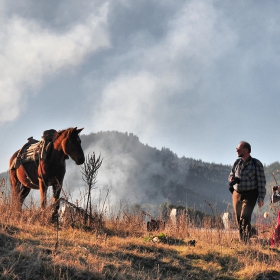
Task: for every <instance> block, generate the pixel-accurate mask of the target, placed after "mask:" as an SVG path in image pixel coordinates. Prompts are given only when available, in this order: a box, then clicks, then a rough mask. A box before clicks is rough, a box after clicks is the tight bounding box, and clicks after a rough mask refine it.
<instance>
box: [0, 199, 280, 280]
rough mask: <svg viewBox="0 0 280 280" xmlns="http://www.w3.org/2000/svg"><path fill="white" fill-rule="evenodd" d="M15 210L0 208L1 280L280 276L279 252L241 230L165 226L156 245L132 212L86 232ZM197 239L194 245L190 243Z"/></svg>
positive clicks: (7, 205)
mask: <svg viewBox="0 0 280 280" xmlns="http://www.w3.org/2000/svg"><path fill="white" fill-rule="evenodd" d="M10 207H12V205H10V204H6V205H2V206H1V207H0V213H1V230H0V271H1V277H0V279H270V278H262V277H261V276H260V275H262V274H264V275H266V277H267V276H269V275H274V277H276V278H271V279H279V278H280V264H279V253H280V251H279V250H277V249H275V250H271V249H269V246H268V245H261V243H259V242H258V243H256V244H251V245H247V246H244V245H242V244H240V243H239V242H237V240H236V232H225V231H223V230H220V229H219V228H217V229H216V230H214V231H213V230H210V229H194V228H192V227H191V226H188V227H187V226H186V225H183V226H182V227H180V228H179V229H178V228H177V229H176V228H175V227H173V226H172V225H170V224H167V226H166V228H165V229H164V230H163V231H162V232H163V233H164V234H165V237H166V236H167V237H168V239H167V240H168V243H162V242H159V243H154V242H153V241H151V237H149V236H148V233H147V232H146V230H145V226H144V224H143V223H142V222H141V220H139V217H137V216H135V215H134V214H133V215H129V214H127V215H126V216H125V217H124V219H116V218H112V217H111V218H110V217H107V218H105V227H104V228H102V229H99V230H98V231H94V230H93V231H88V232H86V231H83V230H81V229H73V228H69V227H61V228H60V230H57V229H56V228H55V227H53V226H52V225H49V224H48V223H47V216H46V215H47V214H46V215H45V214H44V213H40V212H39V211H38V210H34V211H33V212H32V213H29V212H23V213H22V214H19V213H15V214H12V215H11V214H10V213H11V211H10V209H9V208H10ZM139 221H140V223H139ZM154 234H155V235H158V234H159V233H154ZM269 235H270V233H269ZM191 239H195V240H196V241H197V245H196V246H195V247H192V246H188V245H187V242H188V241H189V240H191ZM57 242H58V243H57ZM39 275H41V276H39ZM257 275H259V276H258V277H259V278H258V277H257Z"/></svg>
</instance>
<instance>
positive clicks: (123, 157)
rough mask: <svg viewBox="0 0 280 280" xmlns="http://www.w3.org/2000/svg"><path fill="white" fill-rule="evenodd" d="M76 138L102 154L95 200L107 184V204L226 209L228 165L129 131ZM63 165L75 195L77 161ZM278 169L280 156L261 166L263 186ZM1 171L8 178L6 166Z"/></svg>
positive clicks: (67, 184)
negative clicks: (179, 152) (181, 154)
mask: <svg viewBox="0 0 280 280" xmlns="http://www.w3.org/2000/svg"><path fill="white" fill-rule="evenodd" d="M81 140H82V146H83V149H84V152H85V155H86V156H87V155H91V154H92V153H93V152H94V153H95V155H96V156H99V155H101V158H103V164H102V166H101V168H100V169H99V172H98V176H97V184H96V189H95V190H93V196H94V198H95V200H96V203H98V200H99V201H100V199H101V196H102V192H104V191H106V190H107V189H110V195H109V197H108V199H109V200H108V203H110V204H119V203H122V202H124V201H126V202H127V201H129V202H130V203H132V204H139V205H143V204H146V205H147V204H148V205H155V204H157V205H158V204H162V203H164V202H167V203H170V204H174V205H181V206H187V207H189V208H195V209H197V210H201V211H203V212H207V213H211V212H212V209H214V210H215V211H218V212H222V211H225V210H226V209H228V207H229V205H230V204H231V194H230V192H229V191H228V188H227V185H228V183H227V178H228V174H229V172H230V166H229V165H222V164H215V163H206V162H203V161H201V160H196V159H192V158H186V157H181V158H179V157H178V156H177V155H176V154H175V153H173V152H172V151H171V150H170V149H168V148H165V147H163V148H162V149H161V150H159V149H156V148H152V147H150V146H148V145H147V144H143V143H141V142H140V141H139V139H138V137H137V136H135V135H133V134H131V133H121V132H117V131H107V132H102V131H101V132H97V133H91V134H89V135H81ZM66 170H67V171H66V176H65V180H64V189H65V190H67V192H68V193H70V194H71V198H72V199H73V200H75V199H76V198H79V197H80V196H81V193H83V192H84V189H85V183H84V181H83V180H82V174H81V166H77V165H75V163H74V162H73V161H72V160H71V159H70V160H68V161H67V169H66ZM279 170H280V164H279V162H275V163H273V164H271V165H269V166H265V171H266V177H267V186H268V190H270V186H271V184H273V183H274V179H273V177H272V175H271V172H275V174H276V175H275V176H276V177H277V176H278V174H280V173H279V172H278V171H279ZM0 176H1V178H2V177H4V178H6V179H7V178H8V174H7V173H6V172H4V173H2V174H0ZM49 192H51V188H49ZM33 195H34V196H35V197H36V196H37V197H39V192H38V191H33ZM267 197H269V191H268V196H267ZM268 200H269V199H268V198H267V202H266V205H268Z"/></svg>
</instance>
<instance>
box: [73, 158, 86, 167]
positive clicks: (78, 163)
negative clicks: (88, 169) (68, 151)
mask: <svg viewBox="0 0 280 280" xmlns="http://www.w3.org/2000/svg"><path fill="white" fill-rule="evenodd" d="M75 162H76V164H77V165H81V164H83V163H84V162H85V157H84V156H83V157H79V158H77V159H76V160H75Z"/></svg>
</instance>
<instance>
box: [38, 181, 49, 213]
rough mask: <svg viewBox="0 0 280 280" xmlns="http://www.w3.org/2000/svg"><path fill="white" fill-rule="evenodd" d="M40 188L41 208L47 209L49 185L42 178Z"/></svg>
mask: <svg viewBox="0 0 280 280" xmlns="http://www.w3.org/2000/svg"><path fill="white" fill-rule="evenodd" d="M39 189H40V206H41V209H45V208H46V205H47V190H48V186H45V184H44V182H43V180H42V178H39Z"/></svg>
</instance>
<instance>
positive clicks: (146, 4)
mask: <svg viewBox="0 0 280 280" xmlns="http://www.w3.org/2000/svg"><path fill="white" fill-rule="evenodd" d="M279 12H280V2H279V1H276V0H270V1H260V0H257V1H253V0H252V1H250V0H247V1H243V0H236V1H229V0H216V1H215V0H204V1H202V0H195V1H192V0H184V1H181V0H177V1H153V0H149V1H148V0H141V1H132V0H109V1H106V0H102V1H101V0H100V1H98V0H90V1H89V0H80V1H73V0H67V1H66V0H61V1H55V0H49V1H37V0H36V1H35V0H21V1H20V2H18V1H8V0H0V72H1V75H0V129H1V134H0V154H1V161H0V171H1V172H4V171H6V170H8V168H9V166H8V162H9V159H10V157H11V156H12V154H13V153H14V152H15V151H16V150H17V149H19V148H21V147H22V146H23V145H24V144H25V143H26V140H27V138H28V137H30V136H33V137H34V138H35V139H38V140H40V138H41V136H42V132H43V131H44V130H47V129H56V130H60V129H65V128H68V127H78V128H81V127H84V130H83V132H82V133H83V134H89V133H92V132H94V133H95V132H98V131H110V130H117V131H120V132H128V133H133V134H134V135H137V136H138V137H139V140H140V141H141V142H142V143H144V144H148V145H149V146H151V147H156V148H158V149H161V148H162V147H166V148H169V149H170V150H172V151H173V152H174V153H176V154H177V155H178V156H179V157H183V156H185V157H191V158H194V159H201V160H202V161H206V162H214V163H222V164H232V163H233V162H234V160H235V159H236V151H235V148H236V147H237V145H238V143H239V142H240V141H241V140H245V141H248V142H249V143H250V144H251V145H252V156H253V157H256V158H258V159H259V160H261V161H262V162H263V163H264V164H271V163H273V162H275V161H279V159H280V133H279V129H278V125H279V119H280V107H279V90H280V79H279V72H280V63H279V62H280V61H279V59H280V17H279ZM96 152H97V153H98V151H96Z"/></svg>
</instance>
